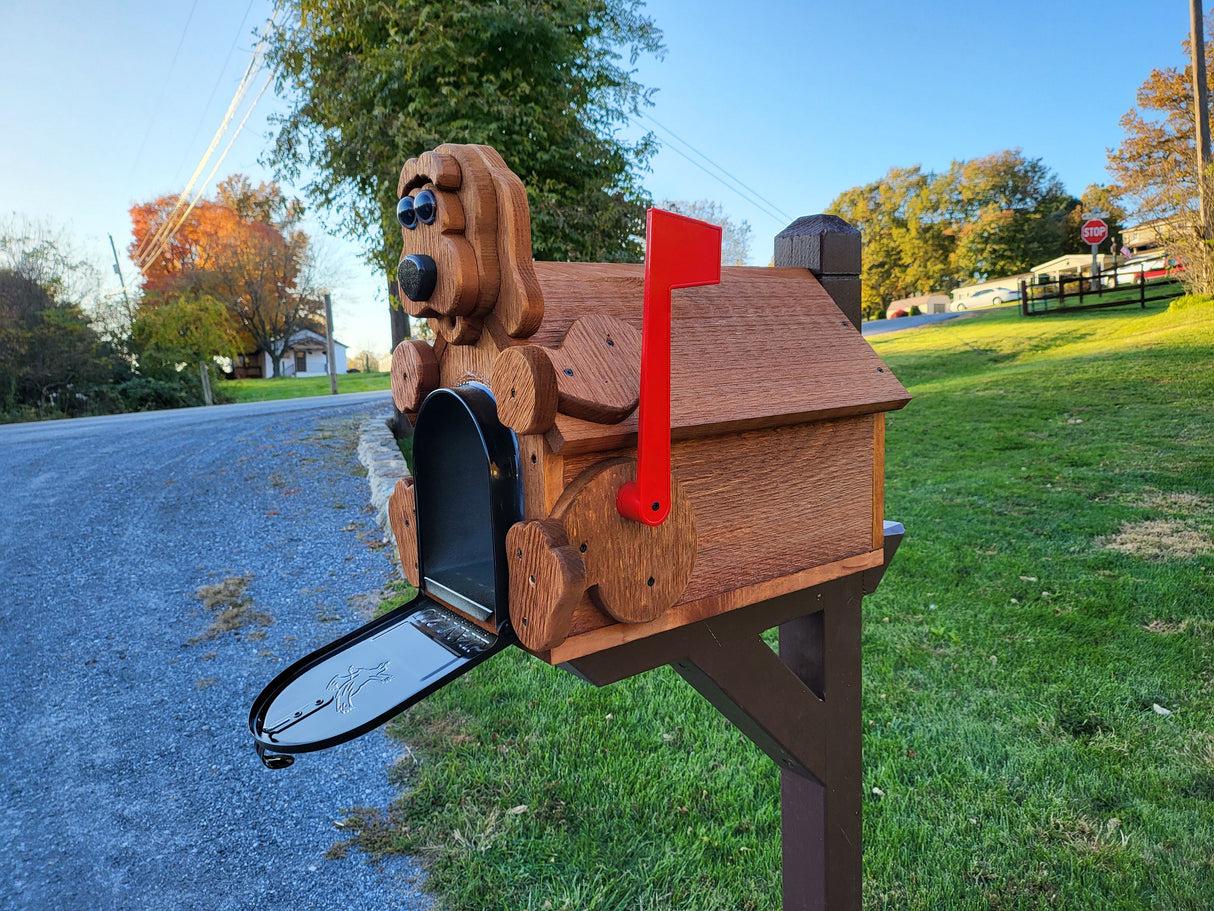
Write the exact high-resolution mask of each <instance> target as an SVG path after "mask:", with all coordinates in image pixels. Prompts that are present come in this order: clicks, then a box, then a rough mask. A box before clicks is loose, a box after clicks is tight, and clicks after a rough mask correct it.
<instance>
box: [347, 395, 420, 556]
mask: <svg viewBox="0 0 1214 911" xmlns="http://www.w3.org/2000/svg"><path fill="white" fill-rule="evenodd" d="M358 461H359V462H361V463H362V464H363V466H364V467H365V468H366V469H367V484H368V485H370V488H371V505H372V506H373V507H375V521H376V523H378V524H379V526H380V528H382V529H383V530H384V540H385V541H386V542H387V543H388V544H390V545H391V549H392V559H393V560H394V561H396V562H398V563H399V562H400V555H399V553H398V552H397V549H396V538H395V536H394V535H393V534H392V525H391V523H390V522H389V521H388V498H389V497H390V496H392V491H393V490H394V489H396V482H397V481H399V480H400V479H401V478H407V477H409V466H408V465H407V464H406V462H405V457H404V456H403V455H402V454H401V451H400V447H399V446H397V445H396V438H395V437H394V436H392V431H390V430H389V429H388V423H387V419H386V418H371V419H369V420H367V421H364V422H363V423H362V424H361V425H360V426H359V428H358Z"/></svg>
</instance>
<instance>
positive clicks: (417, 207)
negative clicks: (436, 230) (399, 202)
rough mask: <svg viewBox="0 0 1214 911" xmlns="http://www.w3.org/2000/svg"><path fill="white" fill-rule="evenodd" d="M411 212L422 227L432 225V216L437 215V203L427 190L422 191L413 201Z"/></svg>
mask: <svg viewBox="0 0 1214 911" xmlns="http://www.w3.org/2000/svg"><path fill="white" fill-rule="evenodd" d="M413 211H414V212H416V213H417V218H418V220H419V221H420V222H421V223H422V224H423V225H432V224H434V216H435V215H436V214H437V213H438V202H437V201H436V200H435V198H434V194H433V193H431V192H430V191H429V190H422V191H421V192H420V193H418V194H417V199H415V200H414V201H413Z"/></svg>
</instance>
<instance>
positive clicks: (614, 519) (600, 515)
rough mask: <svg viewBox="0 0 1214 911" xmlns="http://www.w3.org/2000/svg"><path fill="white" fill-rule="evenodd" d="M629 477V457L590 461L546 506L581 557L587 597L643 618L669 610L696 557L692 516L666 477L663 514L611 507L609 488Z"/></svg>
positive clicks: (631, 619) (625, 618) (610, 610)
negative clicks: (638, 516)
mask: <svg viewBox="0 0 1214 911" xmlns="http://www.w3.org/2000/svg"><path fill="white" fill-rule="evenodd" d="M635 480H636V462H635V461H634V460H632V459H610V460H606V461H603V462H600V463H597V464H595V465H592V466H590V467H589V468H587V469H586V470H585V471H583V472H582V474H581V475H579V476H578V477H577V478H576V479H575V480H574V481H573V482H572V483H571V484H569V486H568V487H566V489H565V493H564V494H563V495H562V496H561V499H560V500H559V501H558V502H557V504H556V508H555V509H554V510H553V512H552V518H553V519H554V520H556V521H558V522H560V523H561V524H562V525H563V526H564V529H565V533H566V535H568V539H569V541H570V543H571V544H573V545H575V546H577V548H578V552H579V553H580V554H581V556H582V560H583V561H584V562H585V564H586V586H587V588H588V590H589V592H590V597H591V600H592V601H593V602H594V604H595V605H596V606H597V607H598V608H599V609H601V610H602V611H604V612H606V613H607V614H608V615H610V616H611V617H613V618H614V619H616V620H619V621H620V622H621V623H643V622H646V621H649V620H654V619H656V618H657V617H660V616H661V615H662V614H663V613H665V612H666V611H667V610H669V609H670V607H671V606H672V605H674V604H675V602H676V601H678V600H679V597H680V595H681V594H682V593H683V590H684V588H685V587H686V586H687V580H688V578H690V577H691V575H692V569H693V567H694V565H695V562H696V518H695V515H694V513H693V511H692V507H691V504H690V502H689V500H688V497H687V496H686V494H685V493H684V491H683V488H682V486H681V485H680V484H679V483H678V481H677V480H675V481H674V482H672V484H671V498H670V499H671V505H670V514H669V515H668V516H667V518H666V521H665V522H663V523H662V524H661V525H658V526H649V525H645V524H644V523H641V522H637V521H634V520H632V519H625V518H624V517H623V516H621V515H620V513H619V510H617V509H616V505H615V498H616V493H617V492H618V491H619V489H620V487H621V486H622V485H624V484H625V483H627V482H628V481H635Z"/></svg>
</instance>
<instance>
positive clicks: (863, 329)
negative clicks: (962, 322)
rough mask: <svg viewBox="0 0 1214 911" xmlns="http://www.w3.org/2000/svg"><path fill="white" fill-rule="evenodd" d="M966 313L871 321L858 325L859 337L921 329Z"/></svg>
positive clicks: (971, 312) (934, 314)
mask: <svg viewBox="0 0 1214 911" xmlns="http://www.w3.org/2000/svg"><path fill="white" fill-rule="evenodd" d="M973 315H974V312H973V311H969V312H967V313H924V314H921V315H920V316H900V317H898V318H897V319H871V320H866V321H865V322H863V323H861V324H860V334H861V335H885V334H886V333H888V332H901V331H902V330H903V329H921V328H922V327H924V326H934V325H936V323H943V322H947V321H948V320H951V319H959V318H961V317H965V316H973Z"/></svg>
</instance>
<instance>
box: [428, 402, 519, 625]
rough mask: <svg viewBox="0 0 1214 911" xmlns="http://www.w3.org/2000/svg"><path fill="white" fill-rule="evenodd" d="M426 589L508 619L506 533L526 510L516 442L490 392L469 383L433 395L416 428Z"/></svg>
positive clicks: (492, 617) (494, 619)
mask: <svg viewBox="0 0 1214 911" xmlns="http://www.w3.org/2000/svg"><path fill="white" fill-rule="evenodd" d="M413 477H414V485H415V490H416V491H417V551H418V562H419V569H420V572H421V579H422V584H421V587H422V590H423V591H425V592H426V593H427V594H429V595H430V596H431V597H432V598H435V599H436V600H438V601H442V602H444V603H445V604H447V605H448V606H450V607H453V608H455V609H456V610H458V611H459V612H460V613H463V614H465V615H467V616H468V617H469V618H470V619H472V620H474V621H476V622H478V623H481V624H484V625H487V626H489V627H491V628H492V629H494V630H500V629H501V628H502V626H504V625H505V624H506V623H507V621H508V619H509V605H508V604H507V592H508V591H509V573H508V571H507V568H506V554H505V541H506V532H507V531H509V529H510V526H511V525H513V524H514V523H515V522H517V521H519V520H520V519H521V518H522V485H521V482H520V480H519V471H518V443H517V440H516V439H515V436H514V433H513V432H511V431H510V430H508V429H507V428H506V427H504V426H502V424H501V423H500V422H499V421H498V419H497V408H496V405H495V404H494V399H493V396H492V394H491V393H490V392H489V390H488V389H486V388H485V387H484V386H480V385H478V384H474V383H469V384H465V385H463V386H457V387H456V388H454V389H438V390H435V391H434V392H432V393H431V394H430V395H429V396H427V398H426V401H425V402H424V403H423V404H422V407H421V411H420V412H419V414H418V416H417V426H416V428H415V430H414V434H413Z"/></svg>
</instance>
